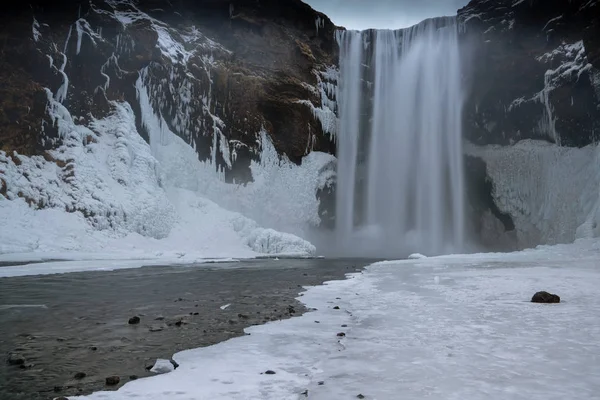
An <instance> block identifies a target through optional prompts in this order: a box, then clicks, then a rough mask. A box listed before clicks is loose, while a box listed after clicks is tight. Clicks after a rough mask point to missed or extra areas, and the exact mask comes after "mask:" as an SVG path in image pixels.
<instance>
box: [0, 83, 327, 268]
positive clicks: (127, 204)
mask: <svg viewBox="0 0 600 400" xmlns="http://www.w3.org/2000/svg"><path fill="white" fill-rule="evenodd" d="M49 105H50V107H51V109H52V112H53V117H54V118H55V122H56V124H57V125H58V127H59V130H60V132H61V135H62V137H63V141H64V144H63V145H62V146H61V147H59V148H58V149H56V150H53V151H51V152H50V155H51V156H52V160H51V161H47V160H46V159H44V158H43V157H41V156H34V157H26V156H19V155H13V156H12V157H7V156H6V155H5V154H3V153H2V154H0V162H2V163H3V164H2V165H3V166H4V173H3V176H4V179H5V180H6V182H7V187H8V190H7V192H6V194H5V196H4V197H3V200H2V201H0V220H1V222H2V230H0V253H36V252H42V253H44V254H46V257H48V258H52V255H51V254H52V253H54V257H67V258H68V257H69V256H75V257H76V256H77V255H76V254H75V253H79V252H86V253H92V254H90V255H89V256H88V257H94V254H93V253H96V256H100V257H102V256H106V253H109V254H111V256H112V257H115V256H119V255H120V256H121V257H123V258H131V257H136V258H139V257H144V258H157V257H158V258H160V257H171V258H181V257H182V256H183V255H186V259H187V260H192V261H193V260H197V259H201V258H208V257H210V258H214V257H251V256H254V255H256V254H257V253H267V254H278V253H287V254H297V255H312V254H314V251H315V249H314V246H312V245H311V244H310V243H308V242H306V241H304V240H302V239H300V238H298V237H296V236H294V235H290V234H285V233H280V232H277V231H274V230H272V229H264V228H261V227H259V226H258V224H257V223H256V222H254V221H253V220H251V219H249V218H246V217H244V216H242V215H241V214H239V213H235V212H231V211H227V210H225V209H223V208H221V207H219V206H218V205H217V204H215V203H214V202H212V201H210V200H207V199H206V198H205V197H203V196H201V193H199V192H198V191H197V190H196V191H192V190H190V189H192V188H185V187H182V186H183V185H181V184H180V182H179V181H177V180H176V179H177V176H178V174H177V171H176V170H175V171H173V170H171V171H170V173H171V175H167V176H165V174H164V172H163V168H162V166H161V164H160V163H159V162H158V161H157V160H156V159H155V158H154V156H153V155H152V154H151V151H150V146H149V145H148V144H147V143H146V142H144V140H143V139H142V138H141V137H140V135H139V134H138V132H137V130H136V127H135V121H134V118H135V115H134V114H133V111H132V109H131V107H130V106H129V105H128V104H127V103H113V104H112V106H113V107H114V109H113V111H112V112H111V114H110V115H109V116H108V117H106V118H104V119H101V120H94V121H92V122H91V123H90V124H89V128H88V127H84V126H80V125H75V124H74V123H73V120H72V118H71V116H70V114H69V112H68V111H67V110H66V109H65V108H64V107H63V106H62V105H61V104H60V103H59V102H58V101H56V100H54V98H53V97H52V96H51V93H49ZM174 139H175V138H174ZM176 139H178V138H176ZM163 147H165V146H162V145H160V144H159V145H158V149H159V150H158V154H162V155H164V154H165V153H164V152H162V151H161V150H160V149H162V148H163ZM186 147H187V148H189V146H187V145H186V144H184V143H180V145H179V150H181V151H180V152H179V153H173V154H172V156H173V157H174V159H178V160H180V161H181V160H183V165H185V166H186V167H187V168H189V167H190V164H191V167H192V168H193V167H194V166H200V164H201V163H200V162H199V161H198V159H197V157H196V156H195V153H194V152H193V151H187V153H186ZM165 148H167V147H165ZM189 150H191V148H189ZM167 154H168V152H167ZM60 165H64V166H65V167H64V168H60ZM297 168H301V167H297ZM203 178H204V179H202V180H199V181H198V182H199V183H204V184H205V185H207V186H210V182H212V183H213V184H214V185H222V186H223V187H228V186H229V187H231V190H232V191H233V190H236V188H237V190H239V191H241V192H243V188H241V187H238V186H233V185H227V184H225V183H224V182H222V181H220V180H219V178H218V175H217V174H216V173H214V172H213V173H212V175H211V174H209V173H207V174H205V176H204V177H203ZM313 193H314V192H313ZM24 199H27V201H28V202H29V204H27V202H26V201H25V200H24ZM32 256H33V255H32Z"/></svg>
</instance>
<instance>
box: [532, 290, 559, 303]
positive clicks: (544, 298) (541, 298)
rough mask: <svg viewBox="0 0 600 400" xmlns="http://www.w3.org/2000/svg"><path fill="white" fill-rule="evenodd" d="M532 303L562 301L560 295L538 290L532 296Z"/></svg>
mask: <svg viewBox="0 0 600 400" xmlns="http://www.w3.org/2000/svg"><path fill="white" fill-rule="evenodd" d="M531 302H532V303H560V297H559V296H557V295H555V294H551V293H548V292H537V293H536V294H534V295H533V297H532V298H531Z"/></svg>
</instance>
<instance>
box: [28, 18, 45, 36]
mask: <svg viewBox="0 0 600 400" xmlns="http://www.w3.org/2000/svg"><path fill="white" fill-rule="evenodd" d="M31 32H32V34H33V40H34V41H35V42H37V41H38V40H40V38H41V36H42V34H41V33H40V23H39V22H38V21H37V19H35V17H34V18H33V23H32V25H31Z"/></svg>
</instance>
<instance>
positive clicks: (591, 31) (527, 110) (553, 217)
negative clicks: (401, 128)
mask: <svg viewBox="0 0 600 400" xmlns="http://www.w3.org/2000/svg"><path fill="white" fill-rule="evenodd" d="M458 16H459V21H460V24H461V25H462V27H461V30H462V33H461V37H462V43H463V50H464V60H465V66H466V70H465V77H466V82H465V83H466V87H467V97H466V103H465V109H464V137H465V139H466V140H467V141H468V142H469V143H470V144H472V145H475V146H469V148H470V149H474V148H477V147H478V146H486V145H500V146H503V147H502V149H494V148H491V147H490V146H487V147H488V148H486V149H485V150H483V151H478V150H475V151H471V150H467V154H469V156H467V159H466V168H465V171H466V174H467V183H468V190H469V196H468V198H469V203H470V204H469V207H470V210H469V211H470V219H471V226H472V228H473V230H474V232H475V233H476V236H477V237H478V238H479V239H480V242H481V244H483V245H484V246H486V247H488V248H491V249H493V250H507V249H518V248H523V247H530V246H535V245H537V244H543V243H544V244H545V243H548V244H554V243H562V242H568V241H572V240H574V238H575V237H576V231H578V232H579V231H582V230H583V229H582V228H578V226H579V225H581V226H582V227H584V226H583V225H585V224H587V225H590V228H589V229H586V230H587V231H590V232H592V231H593V230H594V229H595V228H594V226H595V222H594V217H593V216H592V215H591V213H593V208H594V202H595V201H596V200H594V199H593V197H594V196H588V195H587V194H586V193H587V192H586V190H587V189H586V188H585V184H584V183H582V182H580V181H582V180H584V181H585V180H586V179H587V180H588V183H587V185H588V186H589V187H590V188H591V189H590V190H595V191H596V193H597V186H596V185H597V183H596V182H595V180H594V179H595V178H594V175H593V174H591V173H590V172H588V170H587V168H586V167H585V166H579V167H577V165H579V164H581V163H579V164H578V161H577V159H582V160H583V159H585V160H588V159H589V160H592V159H593V157H591V156H590V155H589V154H588V153H589V151H588V150H589V149H584V150H583V153H581V154H580V155H579V156H573V159H572V160H571V159H570V158H569V157H570V156H569V154H571V153H572V152H570V151H569V150H567V149H566V147H577V148H580V147H584V146H587V145H590V144H592V143H597V141H598V140H599V139H600V57H599V54H600V2H599V1H597V0H573V1H560V0H550V1H540V0H526V1H523V0H521V1H519V0H473V1H471V2H470V3H469V4H468V5H467V6H466V7H464V8H462V9H461V10H459V11H458ZM526 139H531V140H536V142H530V141H527V140H526ZM540 141H541V142H540ZM544 142H546V143H551V144H555V145H557V146H552V147H553V148H555V150H553V149H552V148H550V147H548V146H546V147H544ZM517 143H518V145H517ZM513 145H515V146H513ZM558 146H561V147H558ZM513 148H514V150H513ZM573 150H575V149H573ZM566 159H569V160H568V163H567V164H569V165H566V164H565V163H566V161H565V160H566ZM573 160H575V161H576V162H575V163H573V162H572V161H573ZM590 162H592V161H590ZM590 162H588V163H590ZM582 163H583V162H582ZM563 164H565V165H563ZM571 164H572V165H573V167H571V166H570V165H571ZM578 168H579V172H577V169H578ZM573 170H575V171H573ZM573 172H574V173H575V174H576V175H573V176H571V175H570V174H572V173H573ZM586 176H587V177H586ZM528 177H529V178H528ZM594 187H595V188H594ZM595 197H596V199H597V194H596V195H595ZM577 199H585V201H584V200H581V201H584V202H585V204H584V205H583V206H582V207H580V208H578V207H574V206H573V204H574V202H577V201H580V200H577ZM540 210H544V211H543V212H542V211H540ZM565 210H569V212H565ZM540 215H543V217H541V216H540ZM586 235H587V234H586Z"/></svg>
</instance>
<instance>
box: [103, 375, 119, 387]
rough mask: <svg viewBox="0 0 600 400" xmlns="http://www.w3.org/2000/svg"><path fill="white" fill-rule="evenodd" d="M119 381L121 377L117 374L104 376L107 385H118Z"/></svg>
mask: <svg viewBox="0 0 600 400" xmlns="http://www.w3.org/2000/svg"><path fill="white" fill-rule="evenodd" d="M119 382H121V378H119V377H118V376H109V377H107V378H106V385H107V386H115V385H118V384H119Z"/></svg>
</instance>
